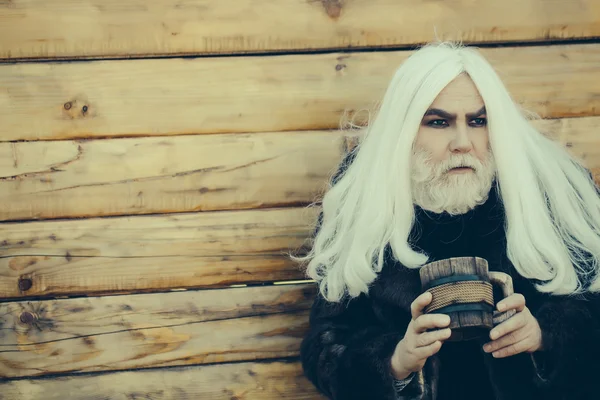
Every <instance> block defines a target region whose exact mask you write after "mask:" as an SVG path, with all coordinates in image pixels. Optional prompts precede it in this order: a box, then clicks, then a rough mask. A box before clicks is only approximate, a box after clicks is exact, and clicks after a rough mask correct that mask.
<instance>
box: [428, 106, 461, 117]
mask: <svg viewBox="0 0 600 400" xmlns="http://www.w3.org/2000/svg"><path fill="white" fill-rule="evenodd" d="M428 115H437V116H438V117H442V118H446V119H456V114H450V113H449V112H447V111H444V110H440V109H439V108H430V109H429V110H427V111H426V112H425V115H424V117H426V116H428Z"/></svg>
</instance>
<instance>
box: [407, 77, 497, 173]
mask: <svg viewBox="0 0 600 400" xmlns="http://www.w3.org/2000/svg"><path fill="white" fill-rule="evenodd" d="M486 122H487V119H486V114H485V107H484V103H483V99H482V98H481V96H480V95H479V92H478V91H477V88H476V87H475V84H474V83H473V81H471V79H470V78H469V77H468V75H464V74H463V75H460V76H459V77H457V78H456V79H455V80H454V81H452V82H450V84H448V86H446V87H445V88H444V90H442V92H441V93H440V94H439V95H438V97H437V98H436V99H435V100H434V102H433V103H432V104H431V106H430V107H429V110H428V111H427V112H426V113H425V116H424V117H423V120H422V121H421V126H420V128H419V132H418V134H417V138H416V143H415V146H416V147H417V148H419V149H423V150H426V151H427V152H429V153H430V155H431V161H432V162H434V163H439V162H442V161H444V160H448V158H451V157H452V156H453V155H463V154H465V155H471V156H473V157H476V158H477V159H479V160H480V161H481V162H483V161H484V160H485V157H486V156H487V152H488V129H487V124H486ZM449 173H451V174H471V173H473V170H472V169H468V168H467V169H465V168H459V169H453V170H451V171H449Z"/></svg>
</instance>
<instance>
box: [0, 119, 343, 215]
mask: <svg viewBox="0 0 600 400" xmlns="http://www.w3.org/2000/svg"><path fill="white" fill-rule="evenodd" d="M342 139H343V138H342V135H341V134H340V133H338V132H327V131H318V132H295V133H289V134H278V133H262V134H237V135H199V136H178V137H169V138H132V139H112V140H108V139H107V140H93V141H60V142H48V143H46V142H23V143H0V154H5V155H9V154H13V155H14V156H11V157H10V159H11V160H14V161H13V164H10V163H9V162H6V161H5V162H4V165H3V166H2V167H0V202H1V203H2V204H3V207H2V208H1V209H0V220H5V221H9V220H24V219H45V218H62V217H88V216H108V215H123V214H129V215H131V214H148V213H171V212H181V211H207V210H227V209H249V208H265V207H277V206H279V205H284V206H290V205H304V204H308V203H311V202H312V201H314V200H315V196H316V195H317V194H319V193H320V192H322V190H323V189H324V188H325V187H326V186H325V185H326V184H327V182H328V180H329V175H330V174H331V173H332V172H333V170H334V169H335V167H336V165H337V163H338V162H339V160H340V157H341V154H342V150H341V147H342ZM39 154H48V155H49V154H51V156H47V158H46V159H47V162H44V161H42V160H40V159H39V158H38V156H39ZM19 172H20V173H19Z"/></svg>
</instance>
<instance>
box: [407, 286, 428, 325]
mask: <svg viewBox="0 0 600 400" xmlns="http://www.w3.org/2000/svg"><path fill="white" fill-rule="evenodd" d="M432 298H433V297H432V295H431V293H429V292H425V293H423V294H421V295H420V296H419V297H417V298H416V299H415V300H414V301H413V302H412V303H411V305H410V313H411V315H412V319H417V318H419V317H420V316H421V315H422V314H423V309H424V308H425V307H427V305H428V304H429V303H431V299H432Z"/></svg>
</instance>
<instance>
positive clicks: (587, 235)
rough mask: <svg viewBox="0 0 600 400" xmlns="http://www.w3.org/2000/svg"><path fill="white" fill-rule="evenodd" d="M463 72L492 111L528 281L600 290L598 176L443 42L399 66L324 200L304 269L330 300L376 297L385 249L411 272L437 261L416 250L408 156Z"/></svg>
mask: <svg viewBox="0 0 600 400" xmlns="http://www.w3.org/2000/svg"><path fill="white" fill-rule="evenodd" d="M462 73H466V74H468V75H469V76H470V78H471V79H472V80H473V82H474V83H475V85H476V87H477V89H478V91H479V93H480V94H481V96H482V98H483V100H484V103H485V107H486V111H487V119H488V131H489V136H490V147H491V151H492V152H493V154H494V157H495V162H496V179H497V183H498V185H497V190H498V191H499V195H500V198H501V199H502V201H503V204H504V208H505V211H506V216H505V229H506V232H507V252H508V258H509V259H510V260H511V262H512V263H513V264H514V266H515V268H516V270H517V271H518V272H519V273H520V274H521V275H522V276H523V277H526V278H530V279H535V280H537V281H538V284H537V288H538V290H539V291H542V292H547V293H554V294H573V293H578V292H583V291H586V290H587V291H600V279H598V277H597V275H596V274H597V269H598V265H599V264H598V259H599V256H600V199H599V197H598V192H597V191H596V186H595V184H594V181H593V179H592V178H591V177H590V174H589V173H588V172H587V170H586V169H585V168H584V167H583V166H582V164H581V162H580V161H578V160H577V159H576V158H574V157H572V156H571V155H570V154H569V153H568V152H567V151H566V149H565V148H564V147H563V146H562V145H560V144H559V143H555V142H554V141H552V140H551V139H550V138H547V137H546V136H544V135H543V134H541V133H540V132H538V131H537V130H536V129H535V128H534V127H533V126H532V125H531V123H530V121H529V120H528V118H526V117H525V116H524V114H523V113H522V112H521V110H520V109H519V107H518V106H517V105H516V103H515V102H514V101H513V100H512V98H511V96H510V95H509V93H508V91H507V89H506V88H505V86H504V84H503V83H502V81H501V80H500V78H499V76H498V75H497V74H496V72H495V71H494V69H493V68H492V66H491V65H490V64H489V63H488V62H487V61H486V60H485V59H484V58H483V57H482V56H481V55H480V54H479V52H478V51H477V49H475V48H473V47H466V46H462V45H458V44H453V43H437V44H429V45H426V46H424V47H422V48H421V49H419V50H418V51H416V52H415V53H414V54H413V55H411V56H410V57H409V58H408V59H407V60H406V61H405V62H404V63H403V64H402V65H401V66H400V67H399V68H398V69H397V71H396V73H395V74H394V76H393V78H392V79H391V81H390V83H389V86H388V88H387V90H386V93H385V95H384V97H383V100H382V102H381V104H380V106H379V109H378V112H377V115H376V116H375V118H374V119H373V121H372V123H370V124H368V126H367V127H366V128H365V133H364V137H363V139H362V140H361V142H360V143H359V145H358V146H357V147H356V148H355V150H354V151H355V154H354V159H353V162H352V163H351V164H350V165H349V166H348V168H347V170H346V171H345V172H344V174H343V175H342V176H341V177H340V178H339V180H338V181H337V183H336V184H334V185H331V186H330V187H329V188H328V191H327V192H326V193H325V195H324V197H323V202H322V214H321V217H322V221H321V223H320V226H319V229H318V233H317V234H316V235H315V237H314V238H313V241H312V246H311V249H310V251H309V252H308V254H306V256H305V257H299V258H297V259H298V260H300V261H305V262H307V269H306V272H307V275H308V276H309V277H310V278H312V279H314V280H315V281H316V282H318V284H319V288H320V292H321V294H322V295H323V297H325V298H326V299H327V300H329V301H340V300H341V299H342V298H343V297H345V296H348V295H349V296H351V297H355V296H358V295H359V294H361V293H366V292H368V288H369V285H370V284H371V283H372V282H373V280H374V279H375V278H376V277H377V274H378V273H379V272H380V271H381V269H382V267H383V261H384V251H385V248H386V246H387V245H388V244H389V246H390V248H391V250H392V251H393V256H394V257H395V258H396V259H397V260H398V261H399V262H400V263H402V264H403V265H404V266H406V267H408V268H419V267H420V266H422V265H423V264H425V263H426V262H427V261H428V256H427V254H422V253H419V252H417V251H415V250H413V249H412V248H411V246H410V243H409V235H410V233H411V229H412V226H413V223H414V205H413V201H412V195H411V177H410V171H411V168H410V157H411V154H412V150H413V143H414V141H415V137H416V134H417V131H418V129H419V125H420V123H421V120H422V118H423V115H424V113H425V112H426V110H427V109H428V107H429V106H430V105H431V104H432V102H433V101H434V99H435V98H436V97H437V95H438V94H439V93H440V91H441V90H442V89H443V88H444V87H445V86H446V85H448V84H449V83H450V82H451V81H452V80H454V79H455V78H456V77H457V76H459V75H460V74H462ZM587 283H589V284H587Z"/></svg>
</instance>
